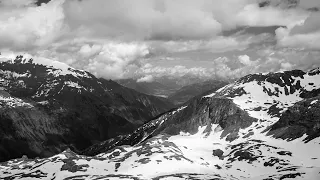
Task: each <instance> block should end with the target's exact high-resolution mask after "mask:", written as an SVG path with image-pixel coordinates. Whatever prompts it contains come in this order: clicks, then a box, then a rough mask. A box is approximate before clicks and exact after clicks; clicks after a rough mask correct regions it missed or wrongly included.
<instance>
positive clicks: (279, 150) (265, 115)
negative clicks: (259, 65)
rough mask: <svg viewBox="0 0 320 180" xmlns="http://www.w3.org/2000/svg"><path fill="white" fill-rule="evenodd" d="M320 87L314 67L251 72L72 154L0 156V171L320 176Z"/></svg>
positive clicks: (76, 175) (223, 178) (218, 179)
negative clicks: (123, 132) (0, 157)
mask: <svg viewBox="0 0 320 180" xmlns="http://www.w3.org/2000/svg"><path fill="white" fill-rule="evenodd" d="M19 74H22V73H19ZM101 83H102V82H101ZM20 88H21V87H19V88H17V89H20ZM43 92H46V91H43ZM8 93H10V91H9V92H8ZM40 94H41V93H40ZM42 94H44V93H42ZM319 94H320V68H316V69H312V70H310V71H307V72H304V71H301V70H292V71H284V72H277V73H259V74H250V75H247V76H244V77H242V78H240V79H238V80H236V81H235V82H233V83H229V84H227V85H225V86H223V87H221V88H219V89H217V90H215V89H213V90H211V91H208V92H207V93H205V94H203V95H201V96H198V97H195V98H192V99H191V100H189V101H188V102H187V103H184V104H183V105H181V106H179V107H177V108H174V109H171V110H169V111H167V112H164V113H161V114H159V115H157V116H155V117H154V118H152V119H151V120H150V121H145V123H144V124H142V125H141V126H139V127H138V128H136V129H135V130H134V131H133V132H132V133H127V134H120V135H117V136H114V137H112V138H109V139H108V140H106V141H100V142H97V143H96V144H94V145H92V146H90V147H88V148H85V149H83V150H79V151H77V152H76V153H75V152H74V151H72V149H67V150H65V151H63V152H62V153H58V154H56V155H54V156H51V157H48V158H36V159H28V158H27V157H22V158H19V159H12V160H9V161H6V162H3V163H1V164H0V178H3V179H23V178H28V179H154V180H164V179H208V180H209V179H215V180H242V179H250V180H280V179H281V180H282V179H293V178H295V179H305V180H315V179H320V161H319V158H320V154H319V152H320V138H319V137H320V114H319V112H320V96H319ZM10 95H11V93H10ZM12 101H13V102H20V101H18V100H16V99H14V100H12ZM23 102H26V101H23ZM5 103H7V104H10V103H11V101H10V102H9V101H6V102H5ZM61 103H62V101H61ZM58 105H61V104H58ZM58 105H57V106H56V107H58ZM89 108H90V106H89ZM56 109H57V108H56ZM83 110H85V108H84V109H83ZM6 111H7V110H6ZM38 121H40V120H38ZM83 121H85V120H83ZM2 122H3V120H2ZM40 122H43V121H40ZM39 124H41V125H42V124H43V123H39ZM44 125H45V126H49V124H48V125H46V124H44ZM74 125H76V124H74ZM92 125H93V124H90V126H92ZM1 127H3V126H1ZM121 127H123V126H121ZM38 128H39V126H38ZM11 129H12V128H11ZM11 129H10V128H8V129H7V131H9V130H11ZM39 129H40V128H39Z"/></svg>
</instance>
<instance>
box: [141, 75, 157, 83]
mask: <svg viewBox="0 0 320 180" xmlns="http://www.w3.org/2000/svg"><path fill="white" fill-rule="evenodd" d="M152 81H154V79H153V76H152V75H146V76H144V77H142V78H139V79H137V82H152Z"/></svg>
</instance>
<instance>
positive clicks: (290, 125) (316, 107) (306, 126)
mask: <svg viewBox="0 0 320 180" xmlns="http://www.w3.org/2000/svg"><path fill="white" fill-rule="evenodd" d="M304 134H307V138H306V139H305V141H306V142H308V141H310V140H312V139H314V138H317V137H319V136H320V97H319V96H318V97H315V98H310V99H306V100H303V101H300V102H298V103H296V104H295V105H294V106H292V107H290V108H289V109H288V110H287V111H285V112H284V113H283V114H282V116H281V118H280V120H279V121H278V122H277V123H275V124H274V125H273V126H272V127H271V128H270V131H269V133H268V135H273V136H274V137H277V138H282V139H288V140H293V139H296V138H299V137H302V136H303V135H304Z"/></svg>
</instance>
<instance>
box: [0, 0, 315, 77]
mask: <svg viewBox="0 0 320 180" xmlns="http://www.w3.org/2000/svg"><path fill="white" fill-rule="evenodd" d="M308 1H310V2H308V3H305V2H304V3H301V6H303V7H304V8H307V7H308V8H309V7H311V6H313V4H314V3H316V1H313V0H308ZM1 2H2V3H1V4H0V50H3V49H8V50H11V51H16V52H20V51H25V52H28V53H30V54H34V55H37V57H45V58H50V59H53V60H58V61H62V62H65V63H67V64H69V65H71V66H73V67H76V68H80V69H85V70H88V71H90V72H92V73H93V74H95V75H97V76H99V77H104V78H111V79H119V78H128V77H133V76H137V77H141V78H140V79H139V81H152V79H153V78H156V77H159V76H165V75H170V76H177V77H182V76H184V75H188V74H190V75H193V76H198V77H204V78H205V77H211V76H212V74H215V75H214V76H226V77H238V76H242V75H245V73H250V72H260V71H264V70H267V69H268V68H269V70H272V71H273V70H274V71H276V70H279V69H290V68H295V67H296V66H297V64H299V63H297V62H292V61H288V60H287V57H283V56H285V55H283V54H282V55H280V53H275V54H277V55H278V56H279V57H274V55H271V56H270V55H265V57H262V58H260V59H254V58H253V57H251V56H250V55H249V54H248V55H244V54H246V52H245V51H248V49H249V47H255V46H259V47H260V46H263V45H261V44H263V43H266V42H267V41H268V40H269V39H274V38H275V37H274V35H273V34H268V33H263V34H259V35H256V36H252V35H243V34H241V33H240V34H239V33H235V35H232V36H228V37H226V36H222V34H223V32H225V31H229V30H237V28H239V27H248V26H249V27H267V26H282V27H281V28H279V29H277V30H276V39H277V43H278V46H279V47H299V48H300V47H303V48H307V49H316V50H318V49H319V48H320V46H319V43H317V42H319V40H320V33H319V28H320V26H319V23H318V21H317V19H319V15H318V14H317V13H313V14H311V15H310V12H309V11H306V10H305V9H303V8H286V7H285V8H284V7H283V6H281V7H280V6H268V7H263V8H260V7H259V5H258V3H257V2H258V1H257V0H223V1H222V0H221V1H219V2H217V1H216V0H197V1H195V0H134V1H127V0H116V1H115V0H83V1H79V0H54V1H51V2H49V3H48V4H42V5H41V6H39V7H36V6H35V5H34V3H35V1H34V0H19V1H18V0H10V1H9V0H4V1H1ZM270 36H271V37H270ZM268 43H269V44H270V42H269V41H268ZM241 51H244V52H243V53H242V52H241ZM194 52H203V53H207V54H206V56H204V55H203V56H200V57H197V60H199V61H204V60H205V61H212V67H205V66H201V65H199V66H196V67H190V66H188V64H186V65H185V64H182V63H181V62H180V65H173V66H171V67H168V66H161V65H157V63H158V61H157V58H158V57H159V59H160V57H161V58H163V59H166V57H169V56H170V57H171V58H168V59H170V61H177V59H178V58H174V57H180V59H183V58H184V57H186V56H187V55H190V54H192V53H194ZM228 52H230V54H231V55H230V56H228V58H220V59H215V58H213V57H210V55H214V54H223V53H224V54H226V53H228ZM232 53H235V54H236V55H232ZM269 56H270V58H268V57H269ZM286 56H288V55H286ZM205 58H207V59H205ZM197 60H194V61H197ZM159 61H160V60H159ZM144 63H149V64H148V66H147V65H145V66H143V64H144ZM308 63H313V61H308ZM181 64H182V65H181ZM309 65H310V64H309ZM304 67H307V65H305V66H304Z"/></svg>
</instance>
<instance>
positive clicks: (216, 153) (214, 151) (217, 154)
mask: <svg viewBox="0 0 320 180" xmlns="http://www.w3.org/2000/svg"><path fill="white" fill-rule="evenodd" d="M223 153H224V152H223V151H222V150H221V149H215V150H213V151H212V155H213V156H217V157H219V159H223Z"/></svg>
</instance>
